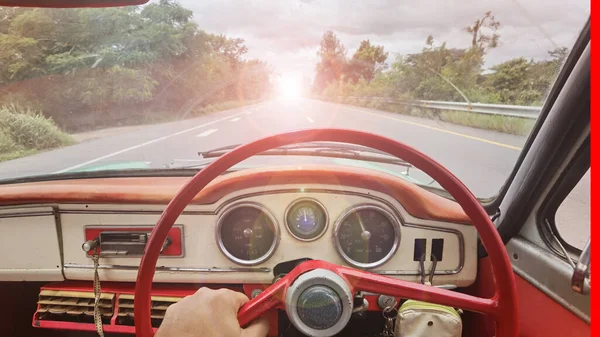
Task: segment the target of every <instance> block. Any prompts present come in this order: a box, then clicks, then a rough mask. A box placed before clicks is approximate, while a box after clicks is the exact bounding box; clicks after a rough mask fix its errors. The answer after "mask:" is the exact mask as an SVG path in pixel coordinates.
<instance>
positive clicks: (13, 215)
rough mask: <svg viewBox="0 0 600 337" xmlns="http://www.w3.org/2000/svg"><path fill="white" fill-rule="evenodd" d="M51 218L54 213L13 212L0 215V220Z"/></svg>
mask: <svg viewBox="0 0 600 337" xmlns="http://www.w3.org/2000/svg"><path fill="white" fill-rule="evenodd" d="M49 215H50V216H53V215H54V211H31V212H14V213H8V212H6V213H0V219H4V218H28V217H34V216H49Z"/></svg>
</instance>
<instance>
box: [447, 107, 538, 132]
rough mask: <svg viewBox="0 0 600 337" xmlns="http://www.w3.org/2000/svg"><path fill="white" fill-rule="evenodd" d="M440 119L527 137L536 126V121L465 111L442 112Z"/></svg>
mask: <svg viewBox="0 0 600 337" xmlns="http://www.w3.org/2000/svg"><path fill="white" fill-rule="evenodd" d="M440 119H441V120H443V121H446V122H449V123H454V124H460V125H466V126H471V127H476V128H480V129H486V130H494V131H499V132H503V133H509V134H513V135H519V136H526V135H528V134H529V133H530V132H531V129H533V126H534V125H535V119H529V118H519V117H510V116H495V115H485V114H477V113H469V112H464V111H440Z"/></svg>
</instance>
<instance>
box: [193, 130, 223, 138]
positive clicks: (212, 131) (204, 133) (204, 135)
mask: <svg viewBox="0 0 600 337" xmlns="http://www.w3.org/2000/svg"><path fill="white" fill-rule="evenodd" d="M217 130H219V129H210V130H206V131H204V132H202V133H199V134H197V135H196V137H206V136H208V135H210V134H211V133H214V132H217Z"/></svg>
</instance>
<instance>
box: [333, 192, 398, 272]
mask: <svg viewBox="0 0 600 337" xmlns="http://www.w3.org/2000/svg"><path fill="white" fill-rule="evenodd" d="M361 210H375V211H377V212H380V213H381V214H383V215H384V216H385V217H386V218H388V220H390V223H391V224H392V226H393V227H394V233H395V234H396V235H395V237H394V244H393V245H392V249H391V250H390V251H389V253H387V254H386V255H385V256H384V257H383V258H382V259H381V260H378V261H375V262H371V263H362V262H357V261H354V260H352V259H351V258H350V257H349V256H348V255H346V253H344V251H343V250H342V245H341V243H340V237H339V235H338V232H339V230H340V226H341V225H342V223H343V222H344V220H346V218H347V217H348V216H349V215H351V214H353V213H355V212H357V211H361ZM401 222H402V221H401V220H399V219H398V218H396V217H395V216H394V215H393V214H392V213H391V212H389V211H388V210H386V209H384V208H383V207H380V206H377V205H373V204H358V205H353V206H351V207H350V208H348V209H346V210H345V211H344V212H342V214H341V215H340V216H339V217H338V219H337V220H336V222H335V225H334V227H333V245H334V247H335V251H336V252H337V253H338V255H339V256H340V257H341V258H342V259H343V260H344V261H346V263H348V264H349V265H351V266H353V267H356V268H361V269H372V268H375V267H379V266H381V265H382V264H384V263H386V262H388V261H389V260H390V259H391V258H392V257H393V256H394V255H395V254H396V251H398V246H399V245H400V239H401V235H402V233H401V231H400V223H401ZM363 229H364V228H363Z"/></svg>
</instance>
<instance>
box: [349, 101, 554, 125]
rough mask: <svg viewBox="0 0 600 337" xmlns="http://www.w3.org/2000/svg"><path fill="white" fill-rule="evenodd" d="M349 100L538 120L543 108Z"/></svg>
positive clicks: (483, 104) (437, 102)
mask: <svg viewBox="0 0 600 337" xmlns="http://www.w3.org/2000/svg"><path fill="white" fill-rule="evenodd" d="M346 98H347V99H351V100H357V101H368V100H372V101H380V102H384V103H389V104H404V105H411V106H416V107H421V108H427V109H438V110H449V111H466V112H474V113H480V114H488V115H499V116H511V117H521V118H530V119H536V118H537V117H538V116H539V114H540V112H541V111H542V107H541V106H523V105H503V104H485V103H464V102H444V101H425V100H417V101H401V100H395V99H393V98H389V97H354V96H350V97H346Z"/></svg>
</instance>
